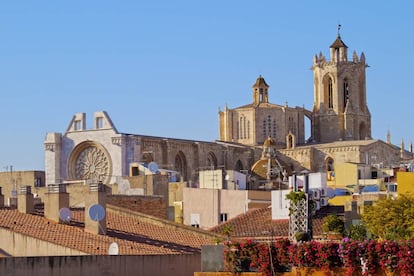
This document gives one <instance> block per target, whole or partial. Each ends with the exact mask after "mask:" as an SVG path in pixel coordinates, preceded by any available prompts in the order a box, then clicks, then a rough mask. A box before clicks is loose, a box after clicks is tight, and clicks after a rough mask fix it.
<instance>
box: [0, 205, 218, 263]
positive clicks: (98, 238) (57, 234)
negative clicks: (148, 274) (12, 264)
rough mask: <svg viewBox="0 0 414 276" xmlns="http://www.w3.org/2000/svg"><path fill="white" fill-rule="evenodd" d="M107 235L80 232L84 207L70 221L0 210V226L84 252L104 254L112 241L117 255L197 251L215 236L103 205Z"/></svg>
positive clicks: (209, 242) (82, 226)
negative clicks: (117, 249) (105, 209)
mask: <svg viewBox="0 0 414 276" xmlns="http://www.w3.org/2000/svg"><path fill="white" fill-rule="evenodd" d="M106 225H107V234H106V235H97V234H92V233H88V232H85V231H84V210H81V209H77V210H72V220H71V222H70V224H69V223H68V224H62V223H57V222H53V221H50V220H47V219H45V218H44V217H43V216H39V215H30V214H23V213H20V212H18V211H17V210H15V209H14V210H11V209H0V227H1V228H6V229H9V230H11V231H14V232H17V233H20V234H23V235H27V236H30V237H33V238H37V239H40V240H43V241H47V242H51V243H54V244H58V245H61V246H64V247H68V248H72V249H75V250H79V251H82V252H85V253H86V254H94V255H107V254H108V248H109V245H110V244H111V243H112V242H116V243H117V244H118V247H119V254H120V255H142V254H146V255H150V254H180V253H181V254H182V253H195V252H200V248H201V246H202V245H206V244H212V243H213V239H214V237H215V236H216V235H214V234H212V233H211V232H208V231H203V230H199V229H195V228H192V227H189V226H184V225H181V224H177V223H173V222H170V221H167V220H163V219H159V218H155V217H151V216H148V215H144V214H141V213H138V212H133V211H129V210H126V209H123V208H119V207H115V206H112V207H110V206H107V212H106Z"/></svg>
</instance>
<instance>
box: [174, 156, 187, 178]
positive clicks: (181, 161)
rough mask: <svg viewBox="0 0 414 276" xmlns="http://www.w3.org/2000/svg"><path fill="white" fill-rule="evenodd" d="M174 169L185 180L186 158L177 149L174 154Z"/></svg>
mask: <svg viewBox="0 0 414 276" xmlns="http://www.w3.org/2000/svg"><path fill="white" fill-rule="evenodd" d="M174 161H175V162H174V170H175V171H177V172H179V173H180V175H181V176H182V177H183V180H187V160H186V158H185V155H184V153H183V152H182V151H179V152H178V153H177V155H176V156H175V160H174Z"/></svg>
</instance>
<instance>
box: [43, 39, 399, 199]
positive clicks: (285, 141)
mask: <svg viewBox="0 0 414 276" xmlns="http://www.w3.org/2000/svg"><path fill="white" fill-rule="evenodd" d="M347 49H348V48H347V46H346V45H345V43H344V42H343V41H342V39H341V37H340V36H339V34H338V37H337V38H336V40H335V41H334V43H333V44H332V45H331V46H330V58H331V60H330V61H327V59H326V58H325V56H323V55H322V54H320V55H317V56H315V57H314V60H313V66H312V70H313V72H314V103H313V110H312V111H309V110H306V109H304V108H302V107H294V108H293V107H289V106H288V104H287V103H286V104H285V105H277V104H272V103H269V85H268V84H267V83H266V81H265V80H264V78H263V77H262V76H259V77H258V78H257V80H256V82H255V83H254V85H253V90H252V98H253V101H252V103H250V104H247V105H244V106H240V107H238V108H234V109H230V108H228V107H227V106H226V107H225V109H224V111H219V131H220V140H219V141H215V142H204V141H194V140H185V139H172V138H166V137H154V136H144V135H139V134H126V133H120V132H118V131H117V129H116V128H115V126H114V124H113V123H112V121H111V119H110V118H109V116H108V114H107V113H106V112H104V111H101V112H96V113H95V114H94V118H93V122H94V125H93V127H92V128H91V129H87V128H86V115H85V114H84V113H78V114H75V115H74V117H73V118H72V121H71V123H70V124H69V127H68V128H67V131H66V132H65V133H64V134H61V133H48V134H47V135H46V140H45V158H46V165H45V168H46V184H47V185H49V184H55V183H62V182H65V181H77V180H87V181H102V182H103V183H104V184H114V183H117V184H120V183H121V182H122V181H125V179H126V178H127V177H128V176H129V175H130V174H131V173H130V171H131V166H132V165H133V164H137V163H145V164H149V163H151V162H155V163H156V164H157V166H158V167H159V168H162V169H165V170H172V171H176V172H178V175H177V177H178V178H177V181H181V182H187V183H188V185H187V186H188V187H197V184H198V183H197V182H198V181H199V173H198V172H199V171H200V170H204V169H207V168H208V169H217V168H221V169H224V170H226V171H227V170H235V171H239V172H240V171H243V172H246V171H249V172H251V169H252V166H253V165H254V164H255V162H256V161H257V160H259V159H260V157H261V153H262V145H263V143H264V142H265V141H266V139H267V138H269V137H271V138H272V139H273V140H274V141H275V145H276V148H277V149H278V151H277V152H276V157H277V159H278V160H280V163H281V164H282V166H283V167H284V169H286V171H287V172H289V173H291V172H293V171H296V172H300V171H302V170H309V171H311V172H325V171H333V166H334V163H337V164H338V163H343V162H355V163H366V164H382V165H383V166H391V165H393V164H398V162H399V159H400V156H401V155H402V154H400V151H399V148H398V147H395V146H393V145H391V144H390V143H384V142H382V141H380V140H374V139H372V138H371V115H370V112H369V109H368V106H367V100H366V87H365V86H366V85H365V81H366V77H365V69H366V67H367V64H366V62H365V55H364V54H363V53H362V54H361V55H360V56H359V57H358V56H357V54H356V53H355V52H354V54H353V57H352V60H348V56H347V55H348V53H347ZM305 120H310V125H311V133H309V136H307V134H305ZM127 182H128V181H127ZM118 187H120V186H119V185H118ZM118 190H120V189H118ZM123 191H124V190H123ZM164 195H165V196H166V195H167V193H165V194H164Z"/></svg>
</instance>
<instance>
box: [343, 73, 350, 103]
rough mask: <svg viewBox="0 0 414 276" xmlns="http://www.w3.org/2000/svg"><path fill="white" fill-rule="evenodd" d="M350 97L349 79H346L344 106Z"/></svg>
mask: <svg viewBox="0 0 414 276" xmlns="http://www.w3.org/2000/svg"><path fill="white" fill-rule="evenodd" d="M348 99H349V83H348V79H344V108H345V107H346V103H347V102H348Z"/></svg>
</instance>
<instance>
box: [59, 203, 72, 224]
mask: <svg viewBox="0 0 414 276" xmlns="http://www.w3.org/2000/svg"><path fill="white" fill-rule="evenodd" d="M59 218H60V220H62V221H64V222H69V221H70V220H71V219H72V212H71V211H70V210H69V208H66V207H63V208H61V209H60V210H59Z"/></svg>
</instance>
